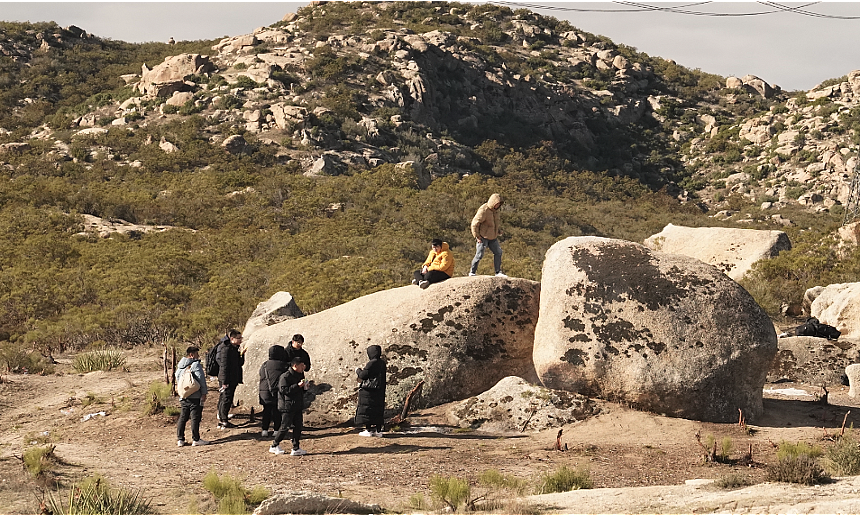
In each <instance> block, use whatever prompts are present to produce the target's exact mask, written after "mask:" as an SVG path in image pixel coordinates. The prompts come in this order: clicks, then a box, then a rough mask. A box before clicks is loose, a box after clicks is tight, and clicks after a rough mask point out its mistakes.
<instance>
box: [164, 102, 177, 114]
mask: <svg viewBox="0 0 860 516" xmlns="http://www.w3.org/2000/svg"><path fill="white" fill-rule="evenodd" d="M161 112H162V113H164V114H165V115H173V114H175V113H178V112H179V106H174V105H173V104H165V105H164V106H162V107H161Z"/></svg>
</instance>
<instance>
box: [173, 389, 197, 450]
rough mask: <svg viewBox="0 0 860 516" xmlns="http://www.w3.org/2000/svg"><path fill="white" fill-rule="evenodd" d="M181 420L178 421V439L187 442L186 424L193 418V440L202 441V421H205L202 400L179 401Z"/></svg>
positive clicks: (187, 399)
mask: <svg viewBox="0 0 860 516" xmlns="http://www.w3.org/2000/svg"><path fill="white" fill-rule="evenodd" d="M179 408H180V412H179V419H178V420H177V421H176V439H177V440H179V441H184V440H185V423H187V422H188V419H189V417H190V418H191V438H192V439H194V440H195V441H199V440H200V420H201V419H203V407H201V406H200V398H184V399H181V400H179Z"/></svg>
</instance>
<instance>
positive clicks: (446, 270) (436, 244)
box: [412, 238, 454, 288]
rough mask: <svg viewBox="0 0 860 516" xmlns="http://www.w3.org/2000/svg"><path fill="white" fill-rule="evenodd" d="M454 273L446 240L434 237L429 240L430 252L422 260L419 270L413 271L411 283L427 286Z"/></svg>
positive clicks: (451, 256) (452, 261) (452, 260)
mask: <svg viewBox="0 0 860 516" xmlns="http://www.w3.org/2000/svg"><path fill="white" fill-rule="evenodd" d="M453 275H454V256H453V255H452V254H451V250H450V248H449V247H448V242H443V241H442V240H441V239H439V238H434V239H433V241H432V242H430V254H428V255H427V259H426V260H424V264H423V265H422V266H421V270H417V271H415V274H414V277H413V278H412V284H413V285H418V286H419V287H421V288H427V287H429V286H430V284H431V283H440V282H442V281H445V280H446V279H448V278H450V277H451V276H453Z"/></svg>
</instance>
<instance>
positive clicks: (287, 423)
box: [269, 357, 308, 456]
mask: <svg viewBox="0 0 860 516" xmlns="http://www.w3.org/2000/svg"><path fill="white" fill-rule="evenodd" d="M306 390H308V381H307V380H305V363H304V362H302V359H301V358H299V357H296V358H294V359H293V360H292V361H291V362H290V368H289V369H287V372H285V373H284V374H282V375H281V377H280V378H279V379H278V410H279V411H280V413H281V424H280V426H279V427H278V432H277V433H276V434H275V439H274V440H273V441H272V446H271V447H270V448H269V452H271V453H274V454H275V455H283V454H284V453H285V452H284V450H283V449H281V446H280V445H281V441H283V440H284V439H286V437H287V432H288V431H289V429H290V427H291V426H292V427H293V450H292V451H291V452H290V455H293V456H299V455H305V454H306V453H307V452H306V451H305V450H303V449H301V448H300V447H299V441H300V440H301V438H302V425H303V421H302V410H304V408H305V407H304V405H305V391H306Z"/></svg>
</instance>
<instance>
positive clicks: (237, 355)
mask: <svg viewBox="0 0 860 516" xmlns="http://www.w3.org/2000/svg"><path fill="white" fill-rule="evenodd" d="M304 342H305V338H304V336H302V335H301V334H298V333H297V334H295V335H293V337H292V339H291V340H290V342H289V344H288V345H287V347H286V348H285V347H283V346H281V345H278V344H276V345H274V346H272V347H270V348H269V359H268V360H266V361H265V362H263V364H262V365H261V366H260V386H259V402H260V404H261V405H262V406H263V411H262V413H261V419H262V421H261V427H262V428H261V431H260V433H261V436H262V437H269V436H270V435H271V436H272V437H273V440H272V445H271V446H270V447H269V452H271V453H274V454H275V455H283V454H284V453H286V451H285V450H284V449H283V448H281V446H280V445H281V442H282V441H284V440H285V439H286V438H287V436H288V434H289V431H290V430H291V429H292V436H291V441H292V450H291V451H290V455H293V456H301V455H305V454H306V453H307V452H306V451H305V450H303V449H302V448H301V446H300V444H301V442H300V441H301V437H302V430H303V429H304V420H303V415H302V414H303V410H304V394H305V391H307V390H308V389H309V388H310V386H311V384H312V382H311V381H309V380H307V379H306V378H305V372H306V371H309V370H310V368H311V357H310V355H309V354H308V352H307V351H306V350H305V349H304V347H303V346H304ZM241 344H242V334H241V333H240V332H239V331H237V330H230V331H229V332H227V334H226V335H225V336H224V337H223V338H222V339H221V340H220V341H219V343H218V344H217V348H216V349H215V350H214V352H215V353H217V355H216V361H217V362H218V385H219V389H218V390H219V398H218V429H220V430H223V429H227V428H233V427H235V425H233V424H232V423H230V421H229V411H230V408H232V406H233V397H234V394H235V392H236V386H237V385H238V384H240V383H242V366H244V364H245V356H244V352H243V351H240V346H241ZM367 357H368V362H367V365H365V367H363V368H361V367H359V368H356V370H355V374H356V377H357V379H358V381H360V384H359V391H358V407H357V409H356V414H355V424H356V426H358V427H362V426H363V427H364V429H363V430H362V431H360V432H359V435H361V436H364V437H382V435H383V434H382V428H383V424H384V413H385V387H386V373H387V365H386V362H385V360H384V359H383V358H382V348H381V347H380V346H378V345H372V346H370V347H368V348H367ZM186 368H191V374H192V375H193V376H194V378H195V380H196V381H197V382H198V383H199V385H200V389H199V390H198V391H196V392H194V393H192V394H190V395H188V396H187V397H185V398H181V399H180V402H179V403H180V414H179V419H178V420H177V422H176V438H177V445H179V446H185V444H186V441H185V427H186V424H187V423H188V421H189V420H190V421H191V437H192V441H191V445H192V446H203V445H206V444H209V441H205V440H203V439H201V438H200V421H201V420H202V417H203V403H204V402H205V401H206V396H207V393H208V389H207V387H206V371H204V369H203V365H202V364H201V362H200V349H199V348H198V347H197V346H189V347H188V349H187V350H186V354H185V356H184V357H183V358H182V360H180V361H179V363H178V364H177V367H176V379H177V382H178V381H179V378H180V377H181V375H182V373H183V372H184V370H185V369H186ZM269 425H272V432H271V433H270V432H269Z"/></svg>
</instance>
